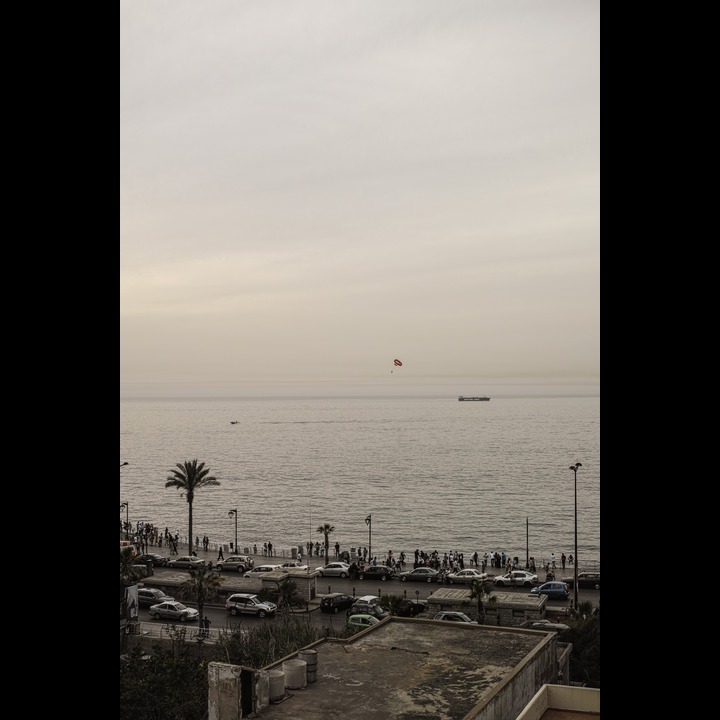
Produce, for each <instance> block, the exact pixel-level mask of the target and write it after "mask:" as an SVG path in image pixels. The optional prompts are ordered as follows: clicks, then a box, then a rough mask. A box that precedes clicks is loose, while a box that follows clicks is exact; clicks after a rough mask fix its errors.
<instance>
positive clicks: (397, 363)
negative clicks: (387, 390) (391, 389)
mask: <svg viewBox="0 0 720 720" xmlns="http://www.w3.org/2000/svg"><path fill="white" fill-rule="evenodd" d="M393 363H394V364H395V365H397V366H398V367H402V363H401V362H400V361H399V360H398V359H397V358H395V359H394V360H393Z"/></svg>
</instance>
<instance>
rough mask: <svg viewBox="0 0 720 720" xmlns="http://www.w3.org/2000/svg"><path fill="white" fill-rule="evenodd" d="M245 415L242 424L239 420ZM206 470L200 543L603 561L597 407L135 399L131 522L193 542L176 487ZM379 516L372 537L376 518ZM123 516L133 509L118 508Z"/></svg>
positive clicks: (123, 488)
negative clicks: (180, 472) (325, 541)
mask: <svg viewBox="0 0 720 720" xmlns="http://www.w3.org/2000/svg"><path fill="white" fill-rule="evenodd" d="M233 420H237V421H238V422H237V424H231V421H233ZM195 458H197V459H198V460H199V461H201V462H204V463H205V464H206V467H208V468H209V469H210V473H211V475H214V476H215V477H216V478H217V479H218V480H219V481H220V483H221V484H220V486H218V487H210V488H206V489H203V490H200V491H199V492H198V493H197V495H196V497H195V501H194V503H193V533H194V534H196V535H199V536H201V537H202V536H203V535H204V534H207V535H208V536H209V537H210V540H211V542H213V543H215V542H224V543H227V542H230V541H231V540H234V535H235V521H234V519H233V518H230V517H228V510H230V509H233V508H236V507H237V508H238V511H239V513H238V515H239V519H238V544H239V546H240V547H241V548H243V547H247V546H250V545H252V544H253V543H257V544H258V545H260V546H261V545H262V544H263V542H267V541H271V542H272V543H273V545H274V546H275V547H276V548H278V549H281V548H290V547H291V546H293V545H298V544H301V545H304V544H305V543H306V542H308V541H309V540H312V541H313V542H316V541H318V540H319V541H320V542H322V535H321V534H319V533H318V532H317V531H316V528H317V526H318V525H322V524H324V523H331V524H332V525H334V526H335V532H334V533H333V534H332V535H331V542H332V543H334V542H335V541H339V542H340V545H341V546H342V548H343V549H345V548H349V547H350V546H353V545H354V546H367V545H368V541H369V540H370V539H371V542H372V553H373V554H374V555H378V557H380V556H381V555H384V554H385V553H386V552H387V551H388V550H392V551H393V553H394V554H396V555H397V554H398V553H399V552H400V551H401V550H404V551H405V552H406V553H409V554H411V555H412V553H413V551H414V550H415V548H420V549H422V550H427V551H432V550H435V549H437V550H439V551H440V552H441V553H442V552H447V551H449V550H458V551H461V552H464V553H465V556H466V558H467V557H468V556H469V554H471V553H472V552H473V551H475V550H477V551H478V552H479V553H480V554H482V553H483V552H490V551H491V550H497V551H498V552H501V551H505V552H506V553H507V554H508V555H510V556H511V557H512V556H515V555H517V556H519V557H520V559H521V561H523V562H524V560H525V556H526V545H527V547H528V549H529V554H530V555H531V556H533V557H535V558H536V560H537V559H540V558H545V557H549V555H550V553H552V552H554V553H555V554H556V555H557V557H558V558H559V556H560V553H562V552H564V553H565V554H566V555H569V554H571V553H573V552H574V517H575V516H574V510H575V506H574V475H573V472H572V471H571V470H569V466H570V465H571V464H574V463H575V462H581V463H582V465H583V466H582V467H581V468H580V470H579V471H578V477H577V480H578V482H577V504H578V555H579V557H580V559H581V563H580V564H581V565H582V562H583V560H585V561H593V562H599V560H600V398H599V397H510V398H495V397H493V399H492V400H491V401H490V402H458V401H457V399H456V398H455V397H452V398H445V397H442V398H437V397H401V398H398V397H391V398H385V397H334V398H319V397H318V398H313V397H301V398H248V399H238V398H232V399H199V398H193V399H163V400H149V399H136V398H133V399H124V400H122V401H121V404H120V460H121V461H128V462H129V465H127V466H125V467H123V468H121V470H120V501H121V502H128V503H129V516H130V520H131V521H132V522H133V523H134V522H137V521H138V520H145V521H147V522H152V523H154V524H156V525H159V526H161V527H162V528H164V527H165V526H167V527H169V528H170V529H171V530H173V531H175V530H177V531H179V532H180V535H181V536H182V537H185V536H186V535H187V527H188V508H187V502H186V501H185V499H184V498H183V497H181V495H180V493H179V492H177V491H176V490H174V489H172V488H168V489H166V488H165V480H166V479H167V477H168V475H169V474H170V471H171V470H172V469H173V468H174V467H175V465H176V464H177V463H179V462H184V461H185V460H193V459H195ZM369 514H372V537H371V538H369V531H368V526H367V525H366V523H365V518H366V517H367V515H369ZM120 515H121V517H120V519H124V515H125V511H124V510H122V512H121V513H120Z"/></svg>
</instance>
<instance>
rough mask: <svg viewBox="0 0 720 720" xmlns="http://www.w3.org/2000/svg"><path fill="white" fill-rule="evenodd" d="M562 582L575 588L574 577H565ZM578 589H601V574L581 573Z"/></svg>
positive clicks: (579, 574)
mask: <svg viewBox="0 0 720 720" xmlns="http://www.w3.org/2000/svg"><path fill="white" fill-rule="evenodd" d="M562 581H563V582H564V583H565V584H566V585H567V586H568V587H569V588H571V589H572V588H573V587H575V578H574V577H564V578H563V579H562ZM578 587H579V588H586V589H590V590H599V589H600V573H599V572H588V571H584V572H579V573H578Z"/></svg>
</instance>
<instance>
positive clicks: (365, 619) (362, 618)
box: [347, 614, 380, 632]
mask: <svg viewBox="0 0 720 720" xmlns="http://www.w3.org/2000/svg"><path fill="white" fill-rule="evenodd" d="M379 622H380V621H379V620H378V619H377V618H376V617H375V616H373V615H364V614H358V615H351V616H350V617H349V618H348V619H347V626H348V627H349V628H351V629H353V630H355V631H356V632H360V630H365V629H366V628H369V627H371V626H372V625H377V624H378V623H379Z"/></svg>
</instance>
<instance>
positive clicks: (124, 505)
mask: <svg viewBox="0 0 720 720" xmlns="http://www.w3.org/2000/svg"><path fill="white" fill-rule="evenodd" d="M123 508H125V539H126V540H129V539H130V522H129V520H128V517H129V515H130V503H126V502H124V503H120V509H121V510H122V509H123Z"/></svg>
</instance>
